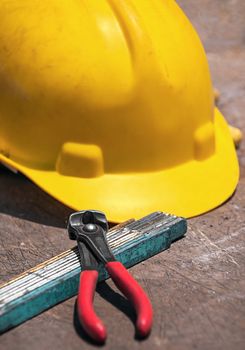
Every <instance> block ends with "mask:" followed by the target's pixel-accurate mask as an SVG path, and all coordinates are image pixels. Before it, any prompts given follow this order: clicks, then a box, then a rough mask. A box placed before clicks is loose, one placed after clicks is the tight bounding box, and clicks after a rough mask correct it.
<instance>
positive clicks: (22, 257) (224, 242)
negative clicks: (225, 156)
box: [0, 0, 245, 350]
mask: <svg viewBox="0 0 245 350" xmlns="http://www.w3.org/2000/svg"><path fill="white" fill-rule="evenodd" d="M178 3H179V4H180V5H181V7H182V8H183V9H184V10H185V12H186V14H187V15H188V17H189V18H190V19H191V21H192V23H193V24H194V26H195V27H196V29H197V30H198V32H199V35H200V36H201V39H202V41H203V43H204V46H205V49H206V51H207V54H208V59H209V63H210V68H211V72H212V78H213V83H214V86H215V87H216V88H218V89H219V90H220V93H221V97H220V100H219V107H220V109H221V111H222V112H223V113H224V115H225V116H226V117H227V120H228V121H229V122H230V123H232V124H233V125H235V126H237V127H239V128H241V129H242V130H243V132H244V133H245V63H244V62H245V36H244V35H245V20H244V19H245V1H244V0H199V1H197V0H178ZM238 155H239V159H240V167H241V178H240V183H239V186H238V188H237V191H236V193H235V194H234V196H233V197H232V198H231V199H230V200H229V201H227V202H226V203H225V204H224V205H222V206H221V207H219V208H217V209H215V210H213V211H212V212H210V213H207V214H205V215H202V216H200V217H197V218H194V219H191V220H189V221H188V223H189V230H188V234H187V236H186V237H185V238H183V239H181V240H179V241H178V242H176V243H174V244H173V245H172V246H171V249H170V250H168V251H165V252H163V253H161V254H159V255H157V256H154V257H153V258H151V259H149V260H147V261H145V262H144V263H141V264H139V265H137V266H135V267H133V268H132V269H130V272H131V273H132V274H133V276H134V277H135V278H136V279H137V280H138V281H139V282H140V283H141V284H142V286H143V287H144V288H145V290H146V291H147V293H148V294H149V296H150V299H151V301H152V304H153V307H154V311H155V316H154V327H153V330H152V334H151V336H150V337H149V338H148V339H147V340H145V341H138V340H135V339H134V325H133V322H132V320H131V319H132V316H133V314H132V313H131V311H130V310H131V308H130V307H129V305H128V302H127V301H126V300H125V299H124V298H123V297H122V296H121V295H120V294H119V293H118V292H117V290H116V288H115V287H114V285H113V283H112V282H111V281H110V280H108V281H107V282H106V283H101V284H100V285H99V286H98V292H97V293H96V296H95V308H96V310H97V312H98V314H99V315H100V317H101V318H102V319H103V320H104V322H105V324H106V326H107V329H108V340H107V343H106V345H105V346H104V348H105V349H130V350H133V349H141V350H143V349H146V350H148V349H151V350H153V349H169V350H171V349H173V350H174V349H180V350H185V349H188V350H190V349H203V350H207V349H223V350H225V349H227V350H231V349H236V350H239V349H244V348H245V141H244V142H243V144H242V145H241V147H240V149H239V150H238ZM70 212H71V210H70V209H68V208H66V207H64V206H63V205H61V204H59V203H58V202H56V201H55V200H54V199H52V198H50V197H49V196H48V195H47V194H45V193H44V192H42V191H41V190H40V189H39V188H38V187H36V186H35V185H34V184H33V183H31V182H30V181H29V180H28V179H26V178H25V177H24V176H21V175H15V174H12V173H11V172H10V171H8V170H5V169H4V168H1V169H0V232H1V235H0V239H1V246H0V249H1V251H0V254H1V256H0V275H1V282H4V281H7V280H8V279H9V278H11V277H13V276H15V275H17V274H19V273H21V272H23V271H24V270H26V269H29V268H31V267H33V266H35V265H36V264H38V263H41V262H43V261H44V260H46V259H48V258H50V257H52V256H54V255H56V254H58V253H60V252H62V251H63V250H65V249H67V248H69V247H71V246H73V245H74V242H71V241H69V239H68V237H67V234H66V230H65V219H66V218H67V217H68V215H69V213H70ZM75 301H76V298H75V297H74V298H72V299H70V300H68V301H66V302H64V303H62V304H60V305H58V306H56V307H54V308H52V309H50V310H48V311H46V312H44V313H43V314H41V315H39V316H37V317H35V318H33V319H32V320H29V321H27V322H26V323H24V324H22V325H20V326H19V327H16V328H15V329H13V330H10V331H9V332H7V333H5V334H3V335H2V336H1V337H0V348H1V350H2V349H4V350H10V349H15V350H24V349H25V350H30V349H32V350H41V349H52V350H56V349H57V350H63V349H77V350H78V349H79V350H80V349H87V348H88V349H90V348H94V345H93V344H91V343H90V342H89V341H88V339H87V338H86V336H85V335H84V334H83V332H82V331H81V329H80V328H79V327H78V324H77V319H76V315H75V314H74V304H75Z"/></svg>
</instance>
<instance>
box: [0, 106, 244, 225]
mask: <svg viewBox="0 0 245 350" xmlns="http://www.w3.org/2000/svg"><path fill="white" fill-rule="evenodd" d="M214 127H215V134H216V135H215V140H216V150H215V153H214V154H213V155H212V156H211V157H209V158H207V159H205V160H202V161H197V160H191V161H189V162H186V163H184V164H181V165H179V166H175V167H172V168H168V169H164V170H162V171H157V172H150V173H149V172H147V173H143V174H142V173H140V174H137V173H134V174H105V175H103V176H101V177H97V178H92V179H87V178H86V179H84V178H77V177H70V176H64V175H60V174H59V173H57V172H56V171H45V170H39V169H32V168H29V167H26V166H23V165H21V164H19V163H17V162H15V161H13V160H11V159H9V158H7V157H5V156H4V155H2V154H0V161H2V162H3V163H5V164H6V165H8V166H11V167H13V168H15V169H17V170H19V171H20V172H21V173H23V174H24V175H26V176H27V177H28V178H30V179H31V180H32V181H33V182H35V183H36V184H37V185H38V186H40V187H41V188H42V189H43V190H44V191H46V192H47V193H49V194H50V195H51V196H53V197H54V198H56V199H57V200H59V201H60V202H62V203H64V204H65V205H67V206H69V207H71V208H73V209H75V210H81V209H97V210H101V211H103V212H105V213H106V216H107V218H108V219H109V220H110V221H112V222H122V221H124V220H127V219H129V218H132V217H133V218H136V219H138V218H140V217H142V216H144V215H147V214H149V213H150V212H154V211H158V210H160V211H163V212H168V213H171V214H175V215H179V216H184V217H187V218H189V217H193V216H196V215H199V214H202V213H204V212H207V211H209V210H211V209H213V208H215V207H217V206H219V205H220V204H221V203H223V202H224V201H225V200H227V199H228V198H229V197H230V196H231V195H232V193H233V192H234V190H235V188H236V186H237V183H238V180H239V165H238V160H237V155H236V151H235V147H234V144H233V140H232V137H231V134H230V130H229V128H228V125H227V123H226V121H225V119H224V117H223V116H222V115H221V113H220V112H219V110H218V109H217V108H216V109H215V117H214Z"/></svg>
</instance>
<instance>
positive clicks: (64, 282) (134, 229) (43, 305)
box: [0, 212, 187, 333]
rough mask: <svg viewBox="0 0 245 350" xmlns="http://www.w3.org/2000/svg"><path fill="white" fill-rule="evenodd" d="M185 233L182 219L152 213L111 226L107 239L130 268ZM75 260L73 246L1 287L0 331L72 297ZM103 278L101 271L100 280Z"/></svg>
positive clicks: (76, 270)
mask: <svg viewBox="0 0 245 350" xmlns="http://www.w3.org/2000/svg"><path fill="white" fill-rule="evenodd" d="M186 230H187V222H186V220H185V219H183V218H181V217H177V216H174V215H170V214H164V213H162V212H155V213H152V214H150V215H148V216H146V217H144V218H142V219H140V220H137V221H136V220H134V219H131V220H128V221H126V222H124V223H122V224H119V225H117V226H114V227H113V228H112V229H111V230H109V231H108V234H107V239H108V242H109V245H110V248H111V249H112V252H113V254H114V256H115V257H116V259H117V260H119V261H121V262H122V263H123V264H124V265H125V266H126V267H130V266H133V265H135V264H137V263H139V262H141V261H143V260H145V259H147V258H149V257H151V256H153V255H155V254H157V253H159V252H161V251H163V250H165V249H167V248H169V247H170V245H171V243H172V242H173V241H175V240H176V239H178V238H180V237H182V236H183V235H184V234H185V233H186ZM79 259H80V258H79V254H78V250H77V247H75V248H72V249H69V250H67V251H65V252H63V253H62V254H60V255H57V256H55V257H54V258H52V259H50V260H47V261H45V262H44V263H42V264H40V265H38V266H36V267H34V268H32V269H30V270H28V271H26V272H24V273H22V274H21V275H19V276H18V277H16V278H14V279H12V280H10V281H9V282H7V283H5V284H3V285H1V286H0V332H1V333H2V332H4V331H6V330H8V329H10V328H12V327H15V326H17V325H18V324H20V323H22V322H24V321H26V320H28V319H30V318H31V317H33V316H35V315H38V314H39V313H41V312H42V311H44V310H46V309H48V308H50V307H52V306H54V305H56V304H58V303H60V302H61V301H63V300H65V299H68V298H70V297H72V296H74V295H76V294H77V288H78V281H79V275H80V272H81V269H82V266H81V264H80V260H79ZM107 277H108V276H107V274H106V272H105V270H101V271H100V281H102V280H105V279H106V278H107Z"/></svg>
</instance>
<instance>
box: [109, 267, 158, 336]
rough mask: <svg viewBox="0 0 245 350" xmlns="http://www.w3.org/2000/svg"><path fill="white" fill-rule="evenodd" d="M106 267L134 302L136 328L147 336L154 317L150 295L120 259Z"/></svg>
mask: <svg viewBox="0 0 245 350" xmlns="http://www.w3.org/2000/svg"><path fill="white" fill-rule="evenodd" d="M105 267H106V269H107V271H108V273H109V275H110V276H111V278H112V280H113V282H114V283H115V285H116V286H117V288H118V289H119V290H120V291H121V292H122V293H123V294H124V295H125V296H126V297H127V299H128V300H129V301H130V302H131V303H132V304H133V306H134V308H135V311H136V313H137V321H136V329H137V331H138V334H139V335H140V336H141V337H146V336H147V335H148V334H149V333H150V331H151V327H152V319H153V311H152V305H151V302H150V300H149V298H148V296H147V295H146V293H145V292H144V290H143V289H142V287H141V286H140V285H139V284H138V282H136V281H135V279H134V278H133V277H132V276H131V275H130V273H129V272H128V270H127V269H126V268H125V267H124V266H123V264H121V263H120V262H119V261H112V262H108V263H107V264H106V265H105Z"/></svg>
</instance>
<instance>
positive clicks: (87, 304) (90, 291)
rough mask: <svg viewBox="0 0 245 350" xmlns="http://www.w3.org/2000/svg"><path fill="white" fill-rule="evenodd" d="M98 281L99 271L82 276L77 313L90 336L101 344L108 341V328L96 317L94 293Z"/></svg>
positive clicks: (85, 272) (89, 271)
mask: <svg viewBox="0 0 245 350" xmlns="http://www.w3.org/2000/svg"><path fill="white" fill-rule="evenodd" d="M97 280H98V271H96V270H86V271H82V272H81V274H80V282H79V289H78V296H77V312H78V318H79V321H80V323H81V325H82V327H83V329H84V330H85V331H86V332H87V333H88V335H89V336H90V337H91V338H92V339H94V340H95V341H97V342H99V343H104V342H105V340H106V335H107V334H106V328H105V326H104V324H103V322H102V321H101V319H100V318H99V317H98V316H97V315H96V313H95V311H94V307H93V300H94V292H95V288H96V284H97Z"/></svg>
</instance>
